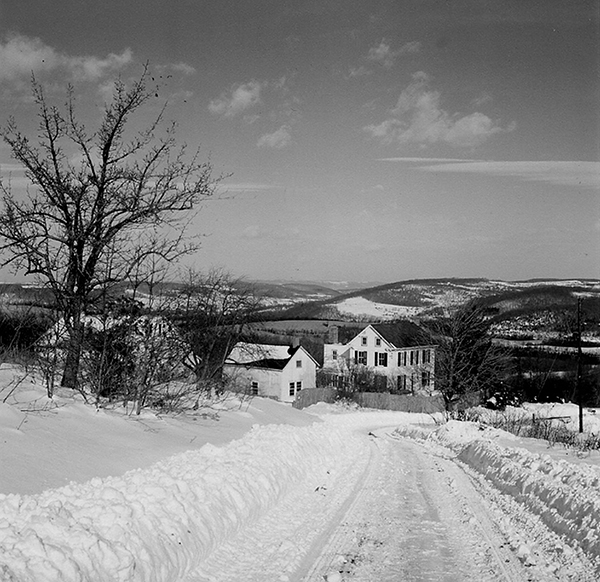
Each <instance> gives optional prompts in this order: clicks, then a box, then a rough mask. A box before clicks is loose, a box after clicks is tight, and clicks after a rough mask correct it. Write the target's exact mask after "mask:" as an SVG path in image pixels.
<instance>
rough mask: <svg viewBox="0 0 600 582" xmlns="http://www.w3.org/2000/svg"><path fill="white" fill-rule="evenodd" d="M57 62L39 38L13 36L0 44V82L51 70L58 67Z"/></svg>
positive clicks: (51, 50)
mask: <svg viewBox="0 0 600 582" xmlns="http://www.w3.org/2000/svg"><path fill="white" fill-rule="evenodd" d="M59 61H60V57H59V55H58V54H57V53H56V51H55V50H54V49H53V48H51V47H49V46H47V45H45V44H44V43H43V42H42V41H41V40H40V39H39V38H27V37H25V36H21V35H13V36H11V37H10V38H8V40H7V41H6V42H4V43H2V42H0V80H1V79H5V80H12V79H16V78H20V77H23V76H28V75H31V73H32V72H34V73H37V72H38V71H40V70H51V69H53V68H55V67H56V66H58V63H59Z"/></svg>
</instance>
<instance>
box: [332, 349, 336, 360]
mask: <svg viewBox="0 0 600 582" xmlns="http://www.w3.org/2000/svg"><path fill="white" fill-rule="evenodd" d="M331 359H332V360H337V350H332V352H331Z"/></svg>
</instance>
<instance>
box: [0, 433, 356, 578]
mask: <svg viewBox="0 0 600 582" xmlns="http://www.w3.org/2000/svg"><path fill="white" fill-rule="evenodd" d="M366 446H367V445H366V444H365V442H364V439H363V440H360V439H358V438H357V437H355V436H353V435H352V434H351V431H349V430H347V429H346V430H344V428H342V427H340V428H334V427H331V426H329V427H327V426H325V425H324V424H314V425H312V426H308V427H288V426H282V425H270V426H263V427H259V426H256V427H254V428H253V429H252V430H251V432H250V433H248V434H247V435H246V436H244V437H243V438H241V439H239V440H237V441H234V442H232V443H230V444H229V445H227V446H225V447H223V448H217V447H215V446H213V445H205V446H204V447H202V448H201V449H200V450H197V451H188V452H185V453H182V454H179V455H176V456H173V457H170V458H168V459H166V460H164V461H161V462H159V463H156V464H155V465H153V466H152V467H150V468H148V469H139V470H135V471H131V472H129V473H126V474H125V475H123V476H121V477H110V478H105V479H100V478H94V479H92V480H91V481H89V482H86V483H83V484H74V483H73V484H70V485H68V486H66V487H62V488H60V489H53V490H48V491H45V492H43V493H41V494H39V495H32V496H20V495H12V494H11V495H0V547H1V548H2V554H1V555H0V579H2V580H6V581H10V582H17V581H18V582H29V581H38V580H39V581H44V582H52V581H57V582H58V581H60V582H69V581H87V580H89V581H94V582H95V581H97V580H111V581H123V582H125V581H127V582H130V581H135V580H140V581H144V582H154V581H156V582H158V581H162V580H174V579H180V578H181V577H183V576H184V575H185V574H186V573H188V572H190V570H192V569H193V568H194V567H195V566H197V565H198V564H199V563H200V562H201V561H202V560H204V559H205V558H206V557H207V556H208V555H209V554H210V552H211V551H212V550H213V548H214V547H216V546H217V545H218V544H219V543H221V542H222V541H223V540H224V539H226V538H227V537H229V536H231V535H232V534H233V533H235V531H236V530H237V529H238V528H239V527H240V526H241V525H242V524H246V523H248V522H249V521H252V520H254V519H256V518H257V517H258V516H259V515H260V514H261V512H263V511H265V510H266V509H267V508H268V507H269V506H270V505H272V504H273V503H275V502H276V500H277V499H278V498H280V496H282V495H283V493H284V492H285V491H286V490H288V489H289V488H290V487H292V486H293V485H294V484H295V483H296V482H298V481H299V480H301V479H306V478H311V477H314V478H322V476H323V475H324V474H325V473H326V472H329V473H330V474H333V473H339V472H340V471H344V470H345V469H347V468H348V467H349V466H350V465H351V463H352V462H353V459H354V458H355V455H357V454H361V451H362V449H363V448H365V447H366Z"/></svg>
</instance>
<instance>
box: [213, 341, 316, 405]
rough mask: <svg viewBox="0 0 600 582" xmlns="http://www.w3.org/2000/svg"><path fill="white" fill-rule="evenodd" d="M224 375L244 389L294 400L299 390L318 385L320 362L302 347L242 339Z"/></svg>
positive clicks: (228, 359) (235, 348)
mask: <svg viewBox="0 0 600 582" xmlns="http://www.w3.org/2000/svg"><path fill="white" fill-rule="evenodd" d="M223 374H224V375H226V376H228V377H229V378H230V379H232V380H233V381H234V382H235V383H236V384H237V386H238V388H239V389H241V390H243V391H244V392H247V393H249V394H254V395H258V396H270V397H272V398H277V399H278V400H280V401H282V402H293V401H294V400H295V398H296V394H298V392H300V390H303V389H305V388H315V387H316V381H317V378H316V377H317V362H316V361H315V360H314V358H313V357H312V356H311V355H310V354H309V353H308V352H307V351H306V350H305V349H304V348H303V347H302V346H296V347H294V346H275V345H268V344H252V343H245V342H239V343H237V344H236V345H235V347H234V348H233V350H232V351H231V353H230V354H229V357H228V358H227V360H225V365H224V367H223Z"/></svg>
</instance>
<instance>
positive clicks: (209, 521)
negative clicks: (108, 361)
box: [0, 366, 600, 582]
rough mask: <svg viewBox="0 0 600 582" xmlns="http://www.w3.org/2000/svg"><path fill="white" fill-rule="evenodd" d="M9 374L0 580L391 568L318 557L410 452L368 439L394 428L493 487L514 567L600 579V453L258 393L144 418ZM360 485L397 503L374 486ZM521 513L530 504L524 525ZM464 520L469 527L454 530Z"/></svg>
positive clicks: (318, 575)
mask: <svg viewBox="0 0 600 582" xmlns="http://www.w3.org/2000/svg"><path fill="white" fill-rule="evenodd" d="M13 374H14V370H12V369H10V368H9V367H7V366H2V367H0V382H2V383H1V384H0V386H5V388H4V390H3V391H0V467H1V470H0V580H2V581H4V580H6V581H10V582H17V581H18V582H28V581H43V582H47V581H61V582H62V581H65V582H68V581H98V580H100V581H104V580H106V581H109V580H110V581H135V580H140V581H144V582H153V581H173V582H174V581H177V580H187V581H188V582H191V581H197V582H200V581H208V580H212V581H218V582H222V581H224V580H255V581H257V582H258V581H261V580H280V581H281V582H285V581H290V580H323V579H327V580H330V581H333V580H344V579H348V580H349V579H355V580H367V579H378V580H383V578H369V577H367V574H361V572H363V570H364V567H365V565H364V563H363V570H361V569H360V568H359V567H358V566H357V567H356V569H355V571H354V573H352V572H351V571H350V570H349V569H348V568H346V570H344V572H345V573H340V572H341V571H342V568H341V567H340V568H339V569H337V570H336V569H334V570H332V569H331V566H330V564H329V563H327V564H325V563H324V566H323V567H324V568H325V570H324V571H322V572H319V571H317V570H315V568H314V567H313V564H317V563H320V562H319V560H320V558H319V552H320V548H323V547H325V546H327V545H328V544H327V540H328V539H329V537H331V536H332V535H333V531H334V530H333V529H331V527H332V526H331V524H335V523H336V522H341V521H343V520H344V516H346V515H348V512H349V511H350V509H351V508H352V500H353V499H355V498H359V497H361V491H364V489H365V486H366V484H367V483H368V476H369V474H371V473H372V474H375V473H377V474H378V475H380V476H381V477H382V479H383V476H384V475H385V474H386V473H385V472H386V471H391V470H392V469H394V470H397V468H398V467H397V465H398V460H397V459H402V458H403V457H402V455H400V456H398V455H399V453H398V452H396V453H395V454H396V457H394V456H389V459H396V461H395V462H394V463H390V462H389V460H388V461H386V458H388V457H386V456H385V455H384V454H383V453H381V451H384V449H385V447H384V448H383V449H377V448H374V443H376V442H381V443H383V440H384V439H383V438H376V437H384V436H386V435H387V436H386V439H387V440H386V441H385V442H386V447H387V448H391V447H393V442H394V439H406V438H408V439H410V442H413V443H415V444H413V445H411V446H412V447H413V449H410V450H411V451H413V453H411V454H414V455H427V458H428V459H431V461H428V463H429V464H430V465H431V468H432V469H431V470H432V471H434V470H437V471H446V472H445V473H444V472H442V473H440V479H441V477H442V476H444V482H447V483H448V484H449V485H448V487H450V486H451V487H453V488H454V489H461V488H463V490H465V489H464V487H466V485H461V483H462V482H461V481H460V479H459V478H458V477H457V475H458V473H460V474H463V473H462V472H461V471H464V472H466V474H467V475H471V476H472V477H469V478H473V479H479V480H480V482H481V483H480V487H482V488H484V487H485V488H487V489H485V490H486V491H488V490H489V491H493V492H494V493H493V494H492V493H490V492H488V493H485V495H487V496H488V497H489V499H490V501H489V503H490V504H493V505H494V507H495V508H496V509H495V511H500V514H499V516H498V517H497V520H496V522H497V526H494V527H497V528H498V531H499V532H500V533H498V534H493V535H497V536H504V537H503V539H504V540H506V546H507V547H506V548H505V549H504V550H502V551H506V552H511V553H512V554H514V556H515V560H517V562H519V563H520V564H521V565H522V567H523V568H525V569H526V571H527V572H528V577H527V578H515V577H513V578H510V579H512V580H519V579H523V580H536V581H542V580H543V581H546V580H570V581H584V580H590V581H591V580H597V579H598V576H600V565H599V563H598V559H599V558H600V539H599V537H598V536H599V533H600V522H599V520H600V487H599V486H598V484H599V483H600V462H599V460H600V455H598V453H597V452H591V453H588V454H586V455H585V456H578V455H576V454H575V453H574V452H573V451H567V450H565V449H563V448H560V447H555V448H549V447H548V445H547V444H545V443H543V442H539V441H531V440H530V439H519V438H517V437H514V436H512V435H509V434H508V433H505V432H503V431H499V430H495V429H488V428H483V427H481V426H479V425H477V424H474V423H464V422H461V423H459V422H455V421H451V422H448V423H443V424H438V423H440V421H441V419H440V418H433V417H432V416H429V415H417V414H408V413H400V412H387V411H385V412H384V411H365V410H358V409H356V408H349V407H341V406H332V405H324V404H319V405H316V406H313V407H310V408H309V409H307V411H306V412H304V411H297V410H294V409H292V408H291V407H289V406H287V405H284V404H280V403H277V402H273V401H270V400H264V399H259V398H255V399H254V400H252V401H251V402H239V401H235V400H233V399H231V400H230V401H229V402H225V403H221V404H220V405H219V407H218V408H216V409H215V408H214V407H213V408H206V409H204V410H203V411H199V412H198V414H196V415H194V416H182V417H180V418H159V417H156V416H155V415H153V414H151V413H148V412H147V413H144V414H143V415H142V417H141V418H137V419H134V418H131V417H129V416H128V415H126V414H125V413H124V411H123V410H115V411H107V410H99V411H96V410H95V409H94V408H93V407H89V406H86V405H84V404H82V403H81V402H79V401H77V400H76V399H73V398H70V397H65V396H62V397H57V398H55V399H53V401H52V402H50V401H48V399H47V398H46V397H45V396H44V395H43V389H42V387H41V386H40V385H36V384H32V383H31V382H30V381H29V380H24V381H23V382H22V383H21V384H19V385H18V386H17V385H16V384H14V383H13V384H10V382H9V381H10V379H11V378H12V377H13ZM9 392H10V394H9ZM565 410H567V409H565ZM565 410H563V412H564V411H565ZM551 412H552V413H553V414H554V412H555V411H551ZM571 412H573V410H572V408H571V409H569V414H570V413H571ZM592 416H593V415H591V414H590V415H589V417H590V422H589V426H590V427H591V426H592ZM594 418H595V417H594ZM436 421H437V422H436ZM594 426H596V425H594ZM382 429H384V432H385V434H384V433H380V432H378V431H381V430H382ZM374 432H375V433H377V434H375V435H373V434H372V433H374ZM370 434H371V435H372V436H369V435H370ZM407 442H408V441H407ZM415 447H416V448H415ZM403 450H404V449H403ZM406 450H407V451H408V450H409V449H406ZM377 451H379V452H377ZM419 451H421V452H419ZM386 454H387V453H386ZM378 458H379V459H380V461H377V459H378ZM436 459H438V460H439V462H438V461H436ZM442 461H443V462H444V463H446V465H448V466H450V465H452V466H453V467H455V471H456V472H457V473H456V475H455V476H454V477H452V478H450V476H449V475H450V473H449V472H448V471H449V469H448V468H447V467H446V468H444V467H442V465H441V464H440V463H441V462H442ZM420 462H421V461H419V463H420ZM435 467H438V468H437V469H435ZM461 468H462V469H461ZM416 469H417V465H415V470H416ZM389 475H392V474H391V473H389ZM398 475H399V476H398V477H396V476H395V477H394V479H393V480H391V477H388V478H387V482H386V483H388V484H390V483H394V482H395V481H396V479H397V478H399V477H400V476H401V475H400V474H398ZM440 479H438V481H440ZM464 479H465V483H467V477H464ZM382 483H383V481H382ZM440 483H441V481H440ZM371 485H372V486H373V487H374V489H373V490H374V491H380V492H381V491H382V489H381V488H380V489H377V487H379V485H377V484H376V483H375V482H374V481H373V483H372V484H371ZM482 491H483V489H482ZM407 492H408V489H407V491H406V492H405V493H406V494H407ZM448 495H450V494H449V493H448ZM465 495H466V494H465ZM473 495H474V494H473V493H469V494H468V496H470V497H472V496H473ZM482 495H483V493H482ZM405 496H406V495H405ZM492 497H493V499H492ZM362 498H363V503H366V504H367V508H369V507H370V505H369V504H373V506H375V505H377V504H378V503H379V507H378V509H379V510H380V511H384V510H385V507H384V506H382V505H381V502H379V501H378V499H379V498H378V496H377V495H373V496H366V497H365V495H364V494H363V495H362ZM477 503H481V502H480V501H477ZM490 511H491V510H490ZM523 514H531V516H533V517H531V518H530V519H529V521H527V522H526V524H527V527H525V526H524V525H523V523H525V522H523ZM475 515H476V517H477V515H479V514H477V513H476V514H475ZM470 519H475V518H470ZM536 519H537V520H538V521H539V523H537V522H535V520H536ZM519 520H520V521H519ZM519 524H521V526H519ZM378 527H381V524H380V523H379V525H378ZM448 527H450V526H448ZM452 527H455V526H452ZM390 528H391V526H390ZM465 528H467V529H469V528H470V529H471V530H473V528H474V524H473V523H471V522H470V521H467V522H466V523H465V524H464V527H463V529H458V526H456V529H455V530H452V529H450V532H451V533H452V532H453V531H454V532H455V534H456V535H455V537H457V536H458V537H460V536H459V532H464V531H467V529H465ZM528 528H530V529H528ZM365 531H366V530H365ZM485 531H491V530H490V528H488V529H487V530H485ZM390 533H391V529H390ZM461 535H462V534H461ZM490 535H491V534H490ZM450 537H452V536H450ZM491 539H492V541H493V540H495V539H496V538H494V537H493V536H492V538H491ZM498 539H499V538H498ZM354 541H355V542H356V543H357V544H358V545H360V539H359V540H358V541H356V540H354ZM425 545H426V544H425ZM366 548H367V546H366V545H365V544H363V545H362V549H361V551H363V552H365V551H367V550H366ZM373 548H374V549H373V550H372V551H373V552H376V551H377V552H381V551H382V550H381V544H379V545H378V546H377V547H375V545H374V546H373ZM498 551H499V550H498ZM481 567H482V568H483V566H481ZM482 571H483V570H482ZM311 576H313V577H312V578H311ZM361 576H362V577H361ZM394 579H397V578H394ZM410 579H417V578H410ZM465 579H481V578H476V577H471V578H465ZM493 579H494V580H496V579H498V580H499V579H501V578H493ZM502 579H504V578H502Z"/></svg>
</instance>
